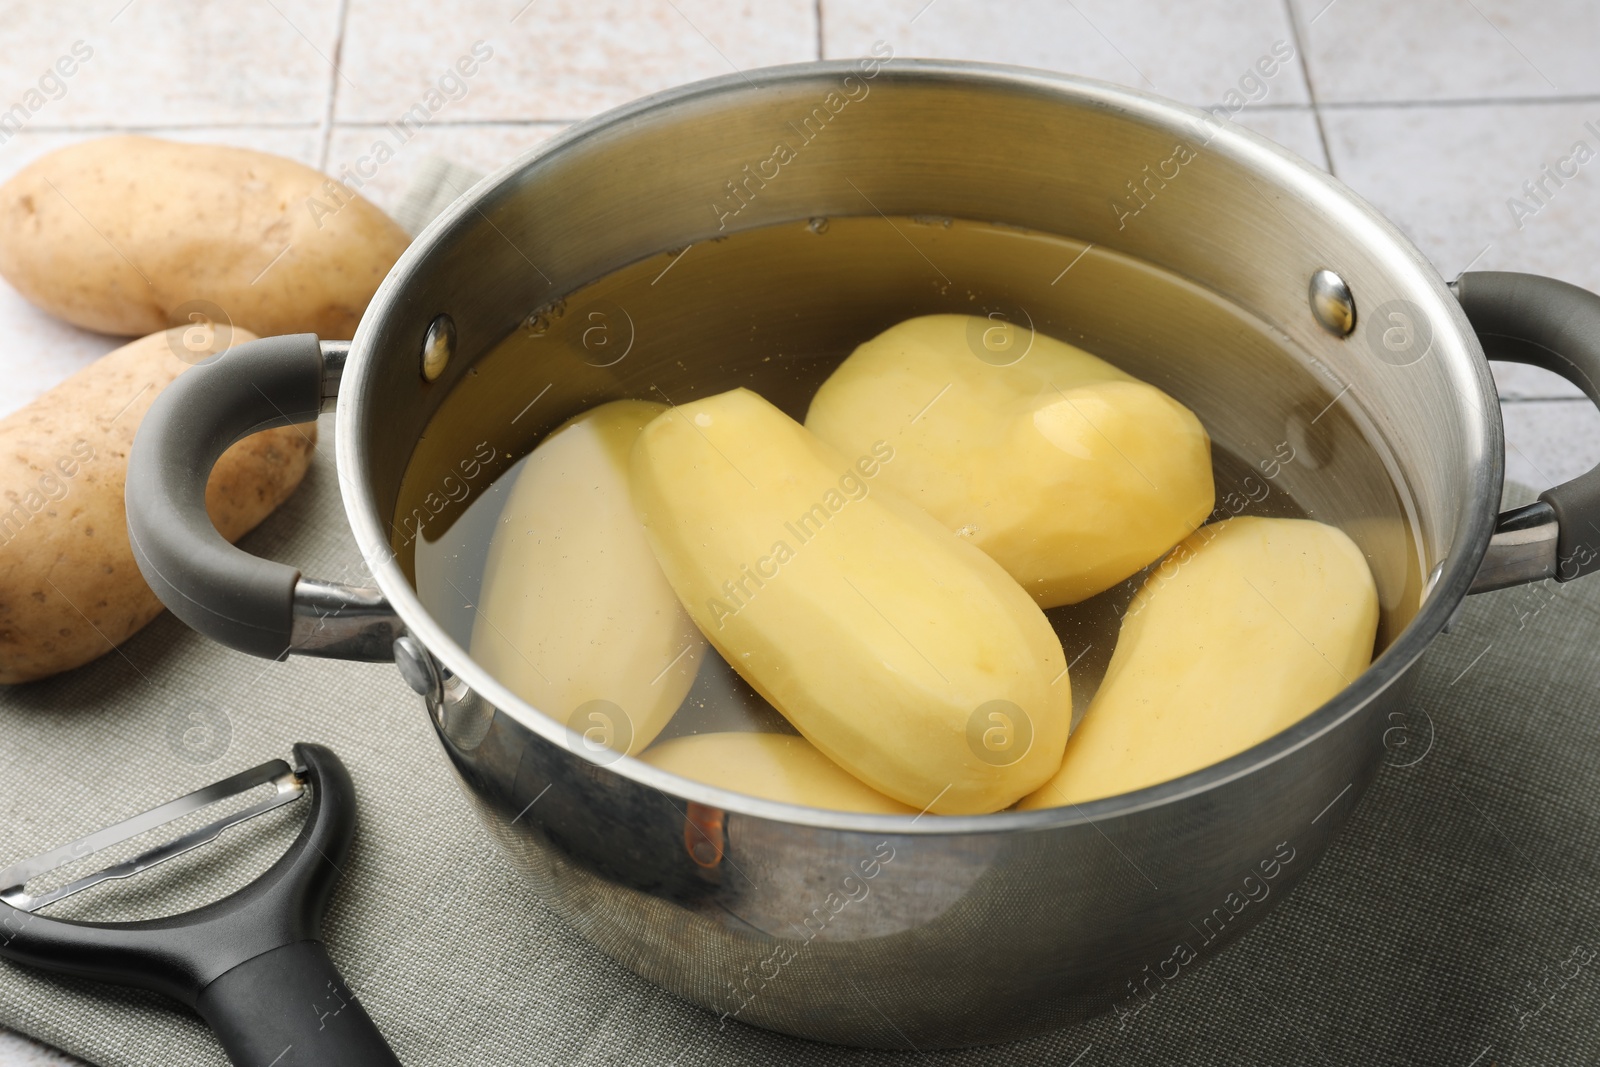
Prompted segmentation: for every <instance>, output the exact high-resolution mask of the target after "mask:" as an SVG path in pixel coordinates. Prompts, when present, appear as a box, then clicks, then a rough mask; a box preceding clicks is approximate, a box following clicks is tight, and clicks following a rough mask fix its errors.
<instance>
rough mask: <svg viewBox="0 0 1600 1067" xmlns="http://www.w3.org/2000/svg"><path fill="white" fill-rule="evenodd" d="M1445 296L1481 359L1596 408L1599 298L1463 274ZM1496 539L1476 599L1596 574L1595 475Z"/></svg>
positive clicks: (1505, 521) (1599, 527)
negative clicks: (1522, 367) (1554, 384)
mask: <svg viewBox="0 0 1600 1067" xmlns="http://www.w3.org/2000/svg"><path fill="white" fill-rule="evenodd" d="M1450 288H1451V289H1452V290H1453V291H1454V292H1455V295H1456V299H1457V300H1459V301H1460V302H1461V308H1462V310H1463V311H1465V312H1466V315H1467V321H1468V322H1470V323H1471V324H1472V328H1473V330H1474V331H1475V332H1476V333H1477V335H1478V340H1479V341H1480V342H1481V343H1482V345H1483V351H1484V354H1485V355H1486V356H1488V357H1489V358H1490V359H1497V360H1506V361H1509V362H1512V363H1527V364H1530V365H1532V366H1535V367H1543V368H1544V369H1545V370H1548V371H1553V372H1555V373H1556V374H1559V375H1561V377H1563V378H1565V379H1566V380H1567V381H1569V382H1571V383H1573V384H1574V385H1576V386H1577V387H1578V388H1580V389H1582V390H1583V392H1584V395H1586V396H1587V397H1588V398H1589V399H1590V400H1592V401H1594V403H1595V404H1597V405H1600V295H1596V294H1594V293H1591V292H1589V290H1587V289H1580V288H1579V287H1577V286H1575V285H1568V284H1567V283H1566V282H1562V281H1557V280H1556V279H1554V278H1545V277H1541V276H1540V275H1537V274H1517V273H1510V272H1504V271H1477V272H1473V273H1469V274H1463V275H1462V276H1461V277H1460V278H1457V279H1456V280H1455V282H1453V283H1452V284H1451V286H1450ZM1551 527H1553V529H1552V528H1551ZM1495 539H1496V542H1497V544H1495V545H1491V555H1490V557H1489V558H1487V559H1486V560H1485V565H1484V568H1483V569H1482V570H1480V572H1479V578H1478V581H1477V582H1476V583H1474V586H1473V591H1474V592H1478V591H1482V590H1485V589H1494V588H1500V587H1502V586H1506V585H1513V584H1517V583H1518V582H1523V581H1532V580H1537V579H1539V578H1555V579H1557V580H1558V581H1570V580H1571V579H1573V578H1577V577H1579V576H1581V575H1584V574H1588V573H1589V572H1590V571H1593V570H1595V569H1597V568H1600V467H1597V468H1595V469H1594V470H1590V471H1586V472H1585V473H1583V474H1580V475H1579V476H1578V477H1576V478H1574V479H1572V480H1571V481H1569V482H1563V483H1562V484H1561V485H1558V486H1556V487H1554V488H1552V489H1547V490H1545V492H1544V493H1542V494H1541V495H1540V497H1539V503H1538V504H1533V505H1529V506H1528V507H1526V508H1519V509H1517V510H1516V511H1513V512H1508V513H1506V514H1505V515H1502V516H1501V521H1500V525H1499V527H1498V529H1497V531H1496V534H1495Z"/></svg>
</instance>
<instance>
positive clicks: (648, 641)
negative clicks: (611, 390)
mask: <svg viewBox="0 0 1600 1067" xmlns="http://www.w3.org/2000/svg"><path fill="white" fill-rule="evenodd" d="M665 410H666V407H665V406H664V405H661V404H652V403H649V402H647V401H643V400H616V401H612V402H611V403H609V404H601V405H600V406H599V407H596V408H590V409H589V410H588V411H585V412H584V413H583V414H581V415H579V416H577V417H576V418H573V419H569V420H568V421H566V422H564V423H562V424H561V425H560V426H559V427H557V428H556V429H555V430H553V431H552V432H551V433H550V434H549V435H548V436H547V437H545V439H544V440H543V441H541V442H540V443H539V447H538V448H535V449H534V450H533V454H532V455H530V456H529V457H528V459H527V461H526V462H525V463H524V464H523V466H522V469H521V470H520V471H518V472H517V475H516V481H515V483H514V484H513V485H512V487H511V492H510V494H509V496H508V498H507V500H506V503H505V509H504V511H502V513H501V516H500V521H499V523H498V525H496V527H495V532H494V536H493V537H492V538H491V539H490V541H489V558H488V561H487V562H486V564H485V565H484V571H483V592H482V594H481V595H480V596H479V600H480V602H481V603H480V604H479V606H478V613H477V621H476V622H475V623H474V625H473V628H472V658H473V659H475V660H477V661H478V662H479V663H481V664H482V665H483V666H484V667H486V668H488V669H489V670H490V671H491V672H492V673H493V674H494V676H495V678H496V679H498V680H499V681H501V682H502V683H504V684H505V685H506V686H507V687H508V688H510V689H511V691H512V692H514V693H516V694H517V695H518V696H520V697H522V698H523V699H524V700H526V701H528V703H530V704H532V705H533V706H534V707H536V708H538V709H539V710H540V711H542V712H544V713H545V714H546V715H548V716H550V717H551V718H553V719H555V720H556V721H557V722H560V723H564V724H566V725H568V726H570V727H572V729H574V730H576V731H577V732H578V733H580V734H583V735H584V736H585V738H586V739H596V740H598V739H599V738H601V737H602V736H604V737H607V738H608V740H607V742H606V746H605V747H610V748H620V749H621V750H622V751H625V752H627V753H628V754H629V755H632V754H634V753H637V752H639V751H640V750H641V749H643V748H644V747H645V746H646V745H648V744H649V743H650V742H651V741H654V740H655V738H656V735H657V734H659V733H660V732H661V730H662V727H664V726H666V725H667V722H668V720H670V719H671V718H672V716H673V714H674V713H676V712H677V710H678V705H680V704H682V703H683V698H684V696H685V695H687V693H688V692H689V689H690V687H691V686H693V685H694V679H695V675H696V674H697V673H698V672H699V670H700V658H701V656H703V655H704V654H705V649H706V642H705V639H704V638H702V637H701V636H700V631H699V630H697V629H695V625H694V623H692V622H690V621H689V616H688V615H686V614H684V610H683V606H682V605H681V604H679V603H678V598H677V596H676V594H674V593H673V591H672V587H671V586H670V585H668V584H667V579H666V576H665V575H663V574H662V573H661V565H660V564H659V563H657V562H656V558H655V555H654V553H652V552H651V551H650V543H649V541H647V540H646V539H645V534H644V527H643V526H641V525H639V520H638V518H637V517H636V516H635V515H634V511H633V501H632V498H631V496H630V494H629V489H628V454H629V452H630V451H631V450H632V449H633V443H634V442H635V441H636V440H638V438H639V431H640V430H642V429H644V427H645V424H646V423H648V422H650V420H652V419H654V418H655V417H656V416H657V415H659V414H661V412H663V411H665ZM591 701H603V702H604V703H602V704H591V703H590V702H591ZM619 714H620V716H621V717H622V719H623V720H625V721H622V722H617V721H611V720H614V719H616V718H617V716H618V715H619ZM624 739H625V740H626V742H627V743H626V744H625V745H619V744H617V742H619V741H622V740H624ZM597 747H598V746H597Z"/></svg>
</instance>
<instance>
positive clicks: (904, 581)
mask: <svg viewBox="0 0 1600 1067" xmlns="http://www.w3.org/2000/svg"><path fill="white" fill-rule="evenodd" d="M895 462H898V459H897V457H896V455H895V453H894V451H893V450H892V449H891V448H889V447H888V446H887V445H886V444H885V443H884V442H882V441H878V442H868V444H867V445H866V447H865V448H864V449H862V451H861V452H859V453H855V454H852V455H850V456H848V457H847V456H846V455H844V454H842V453H840V452H838V451H835V450H834V449H833V448H831V447H830V446H828V445H827V444H825V443H824V442H822V441H821V440H819V439H818V438H817V437H816V436H815V435H813V434H811V433H809V432H807V431H806V429H805V428H804V427H803V426H801V425H799V424H798V423H796V422H795V421H794V420H793V419H790V418H789V417H788V416H787V415H785V414H783V413H782V412H781V411H779V410H778V409H777V408H775V407H773V406H772V405H771V404H769V403H767V402H766V401H765V400H763V399H762V398H761V397H759V396H757V395H756V394H755V393H752V392H750V391H749V390H746V389H735V390H733V391H732V392H728V393H723V394H721V395H719V396H714V397H710V398H708V399H705V400H697V401H694V402H692V403H687V404H680V405H678V406H677V407H676V408H674V409H672V410H671V411H669V412H667V413H666V414H663V415H661V416H660V417H659V418H657V419H656V420H655V421H654V422H652V423H651V424H650V425H649V426H647V427H645V430H644V433H643V434H641V435H640V437H639V442H638V444H637V445H636V446H635V447H634V452H633V464H632V471H633V493H634V502H635V504H636V505H637V507H638V509H639V516H640V518H641V519H642V520H643V521H644V524H645V528H646V530H647V531H648V533H649V536H650V543H651V546H652V547H653V548H654V549H655V552H656V557H657V558H658V559H659V560H660V561H661V565H662V569H663V570H664V571H665V572H666V575H667V580H668V581H669V582H671V584H672V588H673V589H675V590H676V591H677V593H678V596H679V597H680V598H681V599H682V601H683V603H684V606H685V607H686V608H687V609H688V611H689V614H690V615H691V616H692V617H693V618H694V621H695V622H696V623H698V624H699V626H700V629H701V630H702V631H703V632H704V633H705V635H706V637H707V638H709V639H710V641H711V643H712V644H713V645H715V646H716V647H717V649H718V650H719V651H721V652H722V654H723V656H724V657H726V658H727V660H728V662H729V663H731V664H732V665H733V667H734V669H735V670H737V671H738V672H739V673H740V674H741V675H743V676H744V678H745V679H746V680H747V681H749V682H750V684H751V685H752V686H754V687H755V689H756V690H757V691H758V692H760V693H761V695H762V696H763V697H765V698H766V699H767V700H769V701H770V702H771V703H772V704H773V706H774V707H776V708H777V709H778V710H779V711H781V712H782V713H783V714H784V716H785V717H787V718H788V720H789V721H790V722H791V723H793V724H794V725H795V726H796V727H797V728H798V729H799V730H800V732H801V733H802V734H804V735H805V736H806V738H807V739H808V740H810V741H811V742H812V744H814V745H816V747H817V748H818V749H819V750H820V751H821V752H822V754H823V755H825V756H827V757H828V758H829V759H831V760H833V761H834V762H836V763H838V764H839V765H840V766H842V767H843V768H845V770H847V771H849V772H850V773H851V774H852V775H854V776H855V777H857V778H859V779H861V780H862V781H863V782H865V783H866V784H867V785H869V786H871V787H872V788H874V789H876V790H878V791H879V792H882V793H885V794H887V795H888V796H890V797H893V798H894V799H895V800H898V801H900V802H902V803H904V804H908V805H910V806H911V807H913V808H915V809H917V810H918V811H921V810H923V809H924V808H929V810H932V811H934V812H936V813H972V812H985V811H995V810H997V809H999V808H1003V807H1005V806H1006V805H1008V804H1010V803H1011V802H1012V801H1014V800H1016V799H1017V798H1018V797H1020V796H1022V795H1023V794H1025V793H1027V792H1028V791H1030V790H1032V789H1034V788H1035V787H1037V786H1038V785H1039V784H1041V783H1042V782H1043V781H1044V780H1045V779H1046V778H1048V777H1049V776H1050V774H1052V773H1053V772H1054V770H1055V768H1056V767H1057V766H1058V765H1059V763H1060V756H1061V751H1062V746H1063V745H1064V744H1065V742H1066V737H1067V729H1068V726H1069V723H1070V720H1071V697H1070V690H1069V685H1068V681H1067V670H1066V661H1065V657H1064V656H1063V655H1062V652H1061V643H1060V642H1059V641H1058V640H1057V639H1056V635H1055V632H1054V631H1053V630H1051V628H1050V624H1049V622H1047V621H1046V620H1045V617H1044V613H1043V612H1041V611H1040V610H1039V607H1038V605H1036V604H1034V603H1033V601H1032V600H1031V599H1029V597H1028V595H1027V594H1026V593H1024V592H1023V591H1022V589H1021V587H1019V586H1018V585H1017V583H1016V582H1014V581H1012V580H1011V579H1010V578H1009V577H1008V576H1007V575H1006V573H1005V572H1004V571H1003V570H1001V569H1000V567H999V566H998V565H997V564H996V563H995V562H994V561H993V560H991V559H990V558H989V557H987V556H985V555H984V554H983V553H982V552H980V551H978V550H977V549H975V548H973V547H972V546H971V545H970V544H967V543H966V542H964V541H962V540H961V539H960V538H958V537H955V536H953V535H952V534H951V533H950V532H949V531H948V530H946V529H945V528H944V527H942V526H941V525H940V524H939V523H938V522H936V521H935V520H934V519H932V518H931V517H929V516H928V515H927V514H926V513H925V512H923V511H922V510H920V509H919V508H917V507H915V506H914V505H912V504H910V503H908V502H907V501H905V500H904V499H903V498H901V497H899V496H897V495H895V494H894V493H892V492H887V491H884V490H883V489H880V488H879V487H878V485H877V484H876V480H877V479H879V478H881V477H882V476H883V472H885V471H887V470H888V469H889V468H890V467H891V466H892V465H893V464H894V463H895ZM930 805H931V807H930Z"/></svg>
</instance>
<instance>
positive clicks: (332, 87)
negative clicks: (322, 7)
mask: <svg viewBox="0 0 1600 1067" xmlns="http://www.w3.org/2000/svg"><path fill="white" fill-rule="evenodd" d="M349 15H350V0H339V7H338V10H337V11H336V12H335V14H334V25H333V62H332V63H330V64H329V66H331V67H332V68H333V69H332V70H330V71H329V72H328V95H327V98H326V99H325V100H324V101H323V105H322V122H321V124H320V125H319V126H318V127H317V169H318V170H327V169H328V148H329V146H330V145H331V144H332V143H333V122H334V111H335V108H336V107H337V106H338V102H339V63H340V61H341V60H342V59H343V58H344V55H343V53H344V27H345V22H346V21H347V19H348V18H349Z"/></svg>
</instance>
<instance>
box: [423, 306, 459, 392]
mask: <svg viewBox="0 0 1600 1067" xmlns="http://www.w3.org/2000/svg"><path fill="white" fill-rule="evenodd" d="M455 351H456V323H455V320H454V319H452V318H451V317H450V316H449V315H440V316H439V317H438V318H436V319H434V320H433V321H432V322H431V323H429V324H428V335H427V336H426V337H424V338H423V339H422V380H423V381H425V382H431V381H434V380H436V379H437V378H438V377H439V375H441V374H443V373H444V368H445V364H447V363H449V362H450V357H451V356H453V355H454V354H455Z"/></svg>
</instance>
